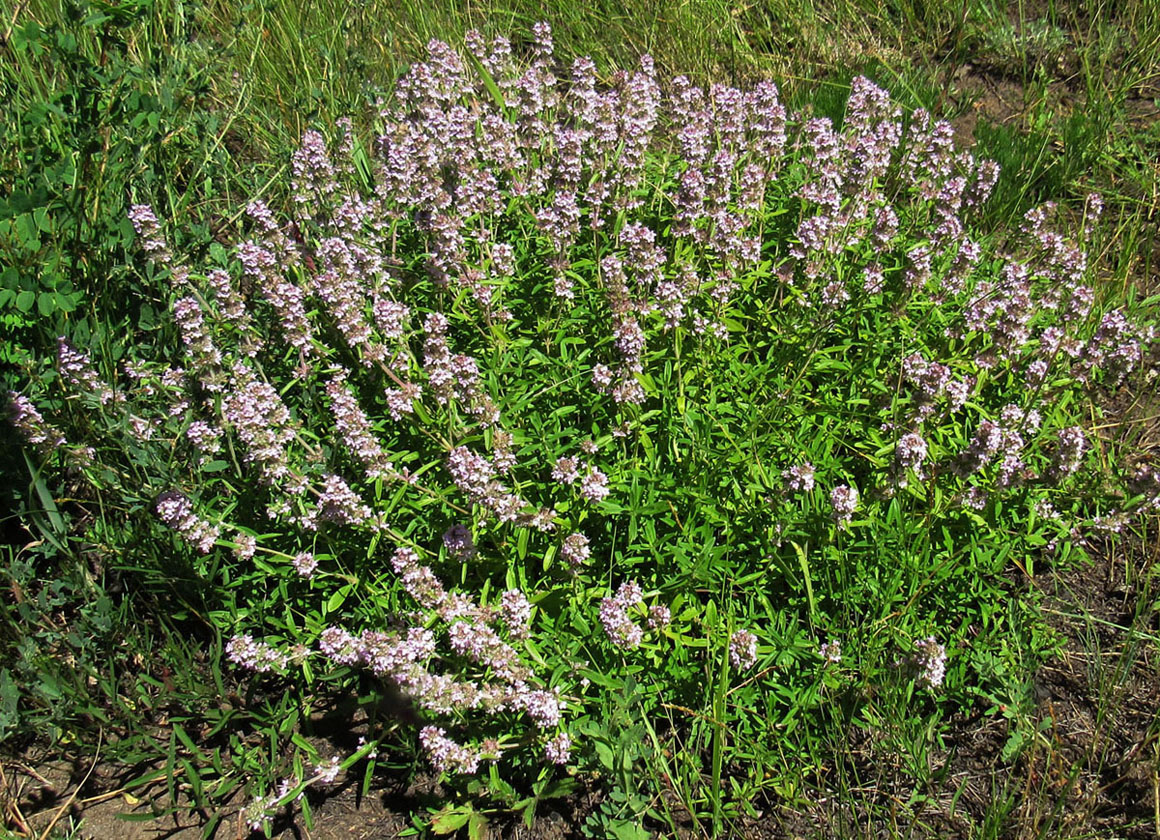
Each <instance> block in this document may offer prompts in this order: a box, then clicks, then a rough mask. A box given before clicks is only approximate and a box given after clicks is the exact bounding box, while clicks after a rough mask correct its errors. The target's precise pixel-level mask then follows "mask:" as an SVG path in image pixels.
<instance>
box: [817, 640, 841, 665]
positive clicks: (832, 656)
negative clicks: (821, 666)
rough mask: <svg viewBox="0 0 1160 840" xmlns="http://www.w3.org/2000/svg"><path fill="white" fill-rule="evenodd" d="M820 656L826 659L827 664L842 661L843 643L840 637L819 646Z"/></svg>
mask: <svg viewBox="0 0 1160 840" xmlns="http://www.w3.org/2000/svg"><path fill="white" fill-rule="evenodd" d="M818 656H820V657H822V659H823V660H825V662H826V664H827V665H837V664H838V663H839V662H841V661H842V643H841V641H839V640H838V639H834V640H833V641H830V642H826V643H824V644H823V645H821V647H819V648H818Z"/></svg>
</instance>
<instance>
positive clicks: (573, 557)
mask: <svg viewBox="0 0 1160 840" xmlns="http://www.w3.org/2000/svg"><path fill="white" fill-rule="evenodd" d="M591 553H592V552H591V550H590V549H589V547H588V537H586V536H584V535H583V534H580V533H576V534H569V535H568V536H567V537H565V538H564V543H563V545H562V546H561V547H560V556H561V557H562V558H564V560H565V561H566V562H567V563H568V564H569V565H571V566H572V567H573V568H575V567H577V566H581V565H583V564H584V563H585V562H587V560H588V557H589V555H590V554H591Z"/></svg>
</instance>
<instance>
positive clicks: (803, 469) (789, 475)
mask: <svg viewBox="0 0 1160 840" xmlns="http://www.w3.org/2000/svg"><path fill="white" fill-rule="evenodd" d="M781 480H782V481H784V482H785V486H786V489H788V490H790V491H792V492H794V493H809V492H810V491H811V490H813V489H814V465H813V464H811V463H810V462H809V461H806V462H804V463H801V464H797V465H795V466H792V467H790V468H789V469H788V470H785V471H784V472H782V474H781Z"/></svg>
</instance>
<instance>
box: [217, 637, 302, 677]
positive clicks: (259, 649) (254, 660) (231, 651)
mask: <svg viewBox="0 0 1160 840" xmlns="http://www.w3.org/2000/svg"><path fill="white" fill-rule="evenodd" d="M226 658H228V659H229V660H230V662H233V663H234V664H235V665H240V666H241V667H243V668H248V669H249V670H251V671H257V672H258V673H259V674H268V673H270V672H271V671H280V670H282V669H284V668H285V667H286V664H287V662H289V659H288V657H287V656H286V655H285V654H283V653H279V652H278V651H276V650H274V648H272V647H270V645H268V644H266V643H265V642H258V641H255V640H254V637H253V636H250V635H249V634H247V633H242V634H241V635H238V636H234V637H233V638H232V639H230V640H229V642H227V643H226Z"/></svg>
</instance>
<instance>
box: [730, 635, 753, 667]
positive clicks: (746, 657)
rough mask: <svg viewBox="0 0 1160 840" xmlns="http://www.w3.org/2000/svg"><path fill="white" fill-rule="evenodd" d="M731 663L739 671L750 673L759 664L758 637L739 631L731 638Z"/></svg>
mask: <svg viewBox="0 0 1160 840" xmlns="http://www.w3.org/2000/svg"><path fill="white" fill-rule="evenodd" d="M729 661H730V662H731V663H732V665H733V667H734V668H736V669H737V670H738V671H748V670H749V669H750V668H752V667H753V666H754V665H756V664H757V636H755V635H753V634H752V633H750V632H749V631H748V630H738V631H736V632H735V633H734V634H733V635H732V636H730V637H729Z"/></svg>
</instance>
